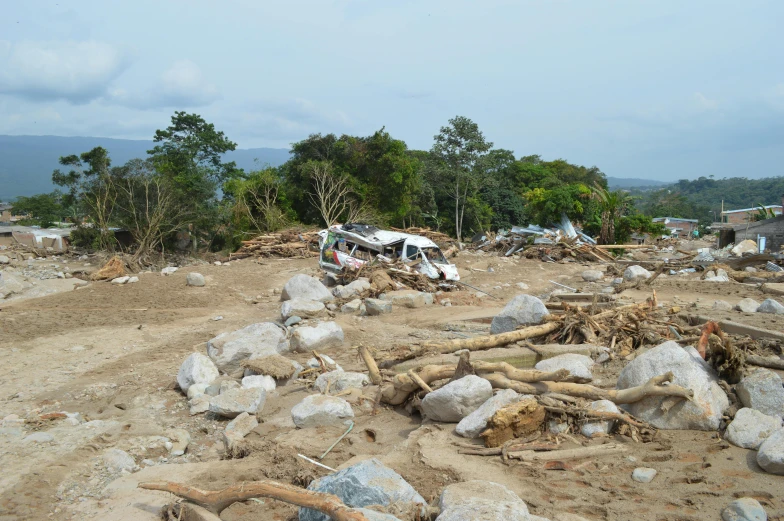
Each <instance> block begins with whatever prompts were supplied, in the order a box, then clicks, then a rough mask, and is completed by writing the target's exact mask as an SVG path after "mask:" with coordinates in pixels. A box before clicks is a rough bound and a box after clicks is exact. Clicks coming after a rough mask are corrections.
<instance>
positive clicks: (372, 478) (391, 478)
mask: <svg viewBox="0 0 784 521" xmlns="http://www.w3.org/2000/svg"><path fill="white" fill-rule="evenodd" d="M308 490H313V491H316V492H324V493H327V494H334V495H336V496H338V497H339V498H340V500H341V501H343V503H345V504H346V505H348V506H350V507H352V508H360V507H365V506H370V505H382V506H388V505H392V504H395V503H399V504H412V503H413V504H421V505H422V507H423V510H422V514H424V507H425V505H427V501H425V498H423V497H422V496H420V495H419V493H418V492H417V491H416V490H414V488H413V487H412V486H411V485H409V484H408V483H407V482H406V480H404V479H403V478H402V477H400V474H398V473H397V472H395V471H394V470H392V469H390V468H389V467H386V466H384V464H383V463H381V462H380V461H378V460H377V459H375V458H371V459H368V460H365V461H362V462H360V463H357V464H356V465H352V466H350V467H348V468H345V469H343V470H341V471H338V472H335V473H334V474H330V475H328V476H324V477H323V478H319V479H317V480H314V481H313V482H311V484H310V485H309V486H308ZM329 519H330V518H329V517H328V516H326V515H324V514H322V513H320V512H317V511H316V510H311V509H309V508H300V509H299V521H329Z"/></svg>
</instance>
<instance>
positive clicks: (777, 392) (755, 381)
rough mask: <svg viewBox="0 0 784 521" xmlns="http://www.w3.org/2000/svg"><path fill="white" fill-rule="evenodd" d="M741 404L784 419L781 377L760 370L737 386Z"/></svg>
mask: <svg viewBox="0 0 784 521" xmlns="http://www.w3.org/2000/svg"><path fill="white" fill-rule="evenodd" d="M735 392H736V393H737V394H738V398H740V401H741V403H742V404H743V405H744V406H746V407H750V408H752V409H756V410H758V411H760V412H761V413H763V414H767V415H768V416H775V417H777V418H782V417H784V387H782V385H781V377H780V376H779V375H777V374H776V373H774V372H773V371H770V370H768V369H762V368H759V369H757V370H755V371H754V372H752V373H751V374H750V375H748V376H747V377H745V378H744V379H743V380H741V381H740V383H738V385H736V386H735Z"/></svg>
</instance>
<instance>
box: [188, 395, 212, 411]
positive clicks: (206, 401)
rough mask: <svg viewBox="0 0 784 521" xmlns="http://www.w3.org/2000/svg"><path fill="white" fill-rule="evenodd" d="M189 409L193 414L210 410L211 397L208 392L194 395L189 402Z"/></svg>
mask: <svg viewBox="0 0 784 521" xmlns="http://www.w3.org/2000/svg"><path fill="white" fill-rule="evenodd" d="M188 405H189V410H188V412H189V413H190V415H191V416H195V415H197V414H201V413H203V412H207V411H209V410H210V397H209V396H207V395H206V394H200V395H198V396H195V397H193V398H192V399H191V400H190V401H189V402H188Z"/></svg>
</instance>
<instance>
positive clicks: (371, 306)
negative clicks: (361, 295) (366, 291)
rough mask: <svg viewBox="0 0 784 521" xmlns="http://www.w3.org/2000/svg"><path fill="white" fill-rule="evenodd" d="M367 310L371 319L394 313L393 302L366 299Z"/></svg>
mask: <svg viewBox="0 0 784 521" xmlns="http://www.w3.org/2000/svg"><path fill="white" fill-rule="evenodd" d="M365 309H367V314H368V315H370V316H371V317H373V316H376V315H383V314H386V313H392V302H388V301H386V300H380V299H375V298H366V299H365Z"/></svg>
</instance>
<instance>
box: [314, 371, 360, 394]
mask: <svg viewBox="0 0 784 521" xmlns="http://www.w3.org/2000/svg"><path fill="white" fill-rule="evenodd" d="M366 385H370V380H369V379H368V377H367V375H366V374H364V373H352V372H350V371H342V370H340V371H330V372H328V373H324V374H321V375H319V377H318V378H316V381H315V383H314V384H313V386H314V387H316V389H318V390H319V391H320V392H321V393H326V392H327V388H329V392H330V393H339V392H341V391H345V390H346V389H361V388H363V387H365V386H366Z"/></svg>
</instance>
